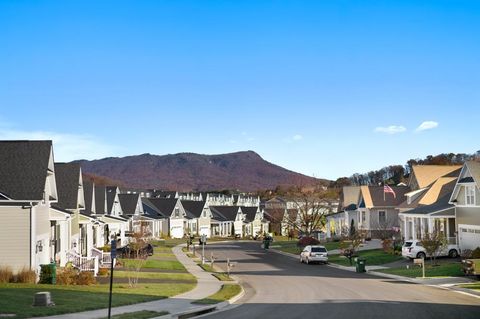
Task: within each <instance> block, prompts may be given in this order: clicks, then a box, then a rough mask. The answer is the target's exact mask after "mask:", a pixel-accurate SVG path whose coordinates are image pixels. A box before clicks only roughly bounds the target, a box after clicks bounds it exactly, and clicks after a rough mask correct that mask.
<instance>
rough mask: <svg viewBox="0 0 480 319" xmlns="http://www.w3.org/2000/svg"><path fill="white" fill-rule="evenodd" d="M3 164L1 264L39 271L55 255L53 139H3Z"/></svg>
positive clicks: (0, 148)
mask: <svg viewBox="0 0 480 319" xmlns="http://www.w3.org/2000/svg"><path fill="white" fill-rule="evenodd" d="M0 163H2V165H0V220H1V223H0V225H1V227H2V229H1V231H0V256H2V257H1V258H0V267H1V266H8V267H11V268H12V270H13V271H14V272H18V271H20V270H21V269H22V268H27V269H33V270H36V271H37V272H38V271H39V266H40V265H41V264H47V263H50V262H51V260H52V257H53V256H52V255H51V249H50V245H51V244H52V240H53V239H54V238H52V237H51V236H52V234H51V225H52V224H51V222H52V221H53V222H54V221H55V219H54V218H52V219H51V217H50V216H51V215H50V209H49V208H50V204H51V203H55V202H56V201H57V199H58V196H57V187H56V181H55V166H54V161H53V148H52V142H51V141H0ZM60 214H61V215H64V214H62V213H60ZM64 216H66V215H64ZM64 216H61V218H64Z"/></svg>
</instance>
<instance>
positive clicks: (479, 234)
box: [458, 225, 480, 250]
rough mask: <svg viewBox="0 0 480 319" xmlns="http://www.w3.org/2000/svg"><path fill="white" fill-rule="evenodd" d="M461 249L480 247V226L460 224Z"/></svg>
mask: <svg viewBox="0 0 480 319" xmlns="http://www.w3.org/2000/svg"><path fill="white" fill-rule="evenodd" d="M458 233H459V245H460V249H462V250H463V249H472V250H473V249H475V248H477V247H480V226H476V225H458Z"/></svg>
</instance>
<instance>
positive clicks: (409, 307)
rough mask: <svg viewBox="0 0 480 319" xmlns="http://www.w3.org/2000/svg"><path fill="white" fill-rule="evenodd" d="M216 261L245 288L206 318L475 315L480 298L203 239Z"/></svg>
mask: <svg viewBox="0 0 480 319" xmlns="http://www.w3.org/2000/svg"><path fill="white" fill-rule="evenodd" d="M211 253H213V255H214V257H215V258H216V259H217V263H216V264H217V266H220V267H221V268H223V269H225V267H226V259H227V258H230V260H231V261H232V262H234V263H235V266H234V267H233V269H232V274H233V275H236V276H237V277H238V278H239V279H240V280H241V282H242V283H243V285H244V287H245V288H246V289H245V290H246V294H245V296H244V297H243V298H242V299H240V300H239V302H237V304H239V305H238V306H236V307H234V308H233V309H230V310H226V311H221V312H217V313H214V314H212V315H209V316H206V318H210V319H212V318H228V319H235V318H238V319H240V318H241V319H245V318H247V319H251V318H262V319H267V318H275V319H279V318H352V319H357V318H382V319H385V318H388V319H390V318H392V319H393V318H401V319H406V318H420V319H424V318H435V319H440V318H448V319H452V318H462V319H467V318H475V319H479V318H480V299H478V298H475V297H471V296H467V295H463V294H460V293H457V292H452V291H448V290H444V289H439V288H435V287H428V286H424V285H417V284H412V283H405V282H399V281H395V280H390V279H385V278H380V277H375V276H372V275H368V274H357V273H354V272H350V271H344V270H340V269H336V268H333V267H328V266H326V265H305V264H300V263H299V261H298V260H295V259H293V258H290V257H287V256H283V255H280V254H277V253H274V252H271V251H264V250H262V249H261V248H260V243H259V242H258V243H248V242H247V243H243V242H242V243H241V242H238V243H231V244H225V243H224V244H209V245H207V248H206V253H205V255H206V256H207V259H210V255H211Z"/></svg>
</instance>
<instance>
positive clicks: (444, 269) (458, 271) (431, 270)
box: [378, 262, 464, 278]
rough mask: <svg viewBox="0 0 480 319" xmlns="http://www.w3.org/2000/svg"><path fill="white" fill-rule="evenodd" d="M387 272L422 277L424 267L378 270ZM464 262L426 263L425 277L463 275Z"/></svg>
mask: <svg viewBox="0 0 480 319" xmlns="http://www.w3.org/2000/svg"><path fill="white" fill-rule="evenodd" d="M378 271H379V272H383V273H386V274H392V275H399V276H405V277H412V278H416V277H422V268H421V267H419V266H415V267H413V266H412V265H410V268H409V269H407V268H406V267H402V268H390V269H382V270H378ZM463 276H464V274H463V271H462V264H460V263H458V262H457V263H445V264H440V265H437V266H432V265H430V264H429V263H426V264H425V277H463Z"/></svg>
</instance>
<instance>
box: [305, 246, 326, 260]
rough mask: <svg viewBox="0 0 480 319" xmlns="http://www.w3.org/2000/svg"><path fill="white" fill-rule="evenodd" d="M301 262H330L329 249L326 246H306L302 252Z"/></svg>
mask: <svg viewBox="0 0 480 319" xmlns="http://www.w3.org/2000/svg"><path fill="white" fill-rule="evenodd" d="M300 262H301V263H306V264H310V263H315V262H316V263H320V262H321V263H324V264H326V263H327V262H328V251H327V248H325V247H324V246H305V248H304V249H303V251H302V252H301V253H300Z"/></svg>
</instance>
